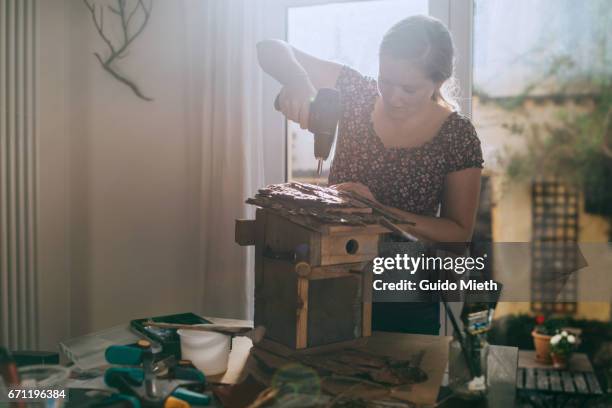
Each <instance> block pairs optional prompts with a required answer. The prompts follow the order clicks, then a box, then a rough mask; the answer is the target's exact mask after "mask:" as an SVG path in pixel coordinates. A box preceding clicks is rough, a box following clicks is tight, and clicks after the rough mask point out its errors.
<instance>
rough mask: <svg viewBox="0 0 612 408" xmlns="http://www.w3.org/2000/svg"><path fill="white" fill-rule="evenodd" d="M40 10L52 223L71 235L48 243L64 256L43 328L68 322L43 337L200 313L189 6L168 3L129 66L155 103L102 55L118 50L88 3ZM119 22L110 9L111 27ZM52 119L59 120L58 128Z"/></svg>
mask: <svg viewBox="0 0 612 408" xmlns="http://www.w3.org/2000/svg"><path fill="white" fill-rule="evenodd" d="M39 3H41V5H40V16H39V21H40V32H39V34H40V38H41V54H40V58H41V61H40V63H41V65H43V66H45V67H47V68H48V70H49V71H48V72H47V71H43V72H41V74H40V75H41V78H40V84H41V86H43V87H46V88H47V89H46V90H44V91H43V92H42V95H41V100H40V105H41V112H40V114H41V118H43V119H41V121H42V122H41V127H40V128H41V129H40V136H39V139H40V151H39V156H40V158H41V163H42V165H41V169H40V175H41V180H40V184H41V190H47V191H46V193H42V194H41V208H42V212H43V214H42V215H41V225H44V224H45V223H47V224H54V225H56V227H57V229H58V230H59V231H55V233H57V235H53V234H54V231H53V228H52V227H46V228H43V230H44V231H47V232H46V233H45V234H41V237H40V242H41V246H42V247H43V248H45V247H46V248H49V249H47V250H46V253H48V254H50V253H51V252H52V250H51V244H49V242H50V240H51V239H53V238H52V237H55V238H57V241H56V242H55V248H54V249H55V251H59V253H60V254H63V260H64V262H62V260H60V261H57V262H55V263H54V264H48V265H46V266H42V265H41V271H40V273H41V275H44V276H45V277H46V281H45V283H44V285H43V287H41V298H40V303H41V304H40V307H41V313H42V314H41V321H43V322H42V324H44V321H45V320H46V319H49V318H52V319H53V321H54V323H53V324H52V325H51V324H49V326H55V325H57V327H58V329H57V330H55V331H53V332H46V333H44V332H43V334H42V335H41V337H42V340H43V341H42V344H43V345H47V346H49V345H54V344H55V343H56V341H57V340H58V339H59V338H61V337H65V336H67V335H69V336H76V335H80V334H84V333H87V332H91V331H95V330H100V329H103V328H107V327H110V326H113V325H117V324H121V323H126V322H127V321H129V320H130V319H133V318H138V317H146V316H151V315H156V314H163V313H175V312H183V311H198V307H199V304H200V299H199V298H198V294H199V293H201V292H202V281H201V278H200V276H201V274H200V273H199V270H198V269H199V268H198V265H199V262H200V260H199V259H198V253H199V252H198V245H199V242H198V236H199V225H200V223H199V215H198V197H199V191H200V187H199V186H200V178H199V172H198V168H199V162H198V160H199V159H198V157H199V155H198V150H199V148H200V145H199V142H198V135H197V134H196V133H195V131H194V128H195V126H192V123H193V117H192V116H191V115H190V114H189V109H188V106H187V102H188V100H189V98H188V91H189V89H190V84H189V80H188V78H189V75H188V73H187V72H186V67H187V66H188V64H186V59H187V55H186V51H185V49H186V48H185V46H184V44H185V33H184V31H183V30H184V18H183V17H184V15H183V7H182V5H181V4H182V3H179V2H166V1H163V2H162V1H156V2H155V4H154V8H153V12H152V16H151V19H150V21H149V25H148V26H147V27H146V28H145V30H144V32H143V33H142V35H141V37H139V38H138V39H136V40H135V41H134V43H133V44H132V46H131V47H130V48H131V49H130V51H129V54H128V56H127V57H125V58H124V59H122V60H121V61H120V62H119V65H118V66H119V67H120V69H121V71H122V72H124V73H125V74H126V75H127V76H128V77H130V78H132V79H134V80H135V81H136V82H137V83H138V84H139V85H140V87H141V88H142V89H143V91H144V92H145V93H147V94H148V95H149V96H151V97H153V98H154V99H155V100H154V101H153V102H145V101H142V100H140V99H138V98H136V97H135V95H134V94H133V93H132V92H131V91H130V90H129V89H128V88H126V87H125V86H124V85H122V84H120V83H119V82H117V81H116V80H114V79H112V78H111V77H110V75H109V74H108V73H107V72H105V71H104V70H103V69H102V68H101V67H100V65H99V63H98V61H97V60H96V58H95V57H94V55H93V52H95V51H97V52H101V53H106V52H107V49H106V48H105V45H104V43H103V42H102V40H101V39H100V37H99V36H98V34H97V32H96V31H95V28H94V26H93V23H92V20H91V15H90V14H89V11H88V10H87V8H86V7H85V6H84V4H83V2H82V1H73V0H64V1H60V0H53V1H49V0H47V1H44V2H39ZM42 3H44V5H43V4H42ZM60 10H61V11H60ZM111 19H112V14H111V13H109V12H108V11H107V13H105V20H106V21H105V23H106V24H107V25H108V24H110V23H109V22H110V21H111ZM62 29H63V30H64V32H63V33H61V32H60V31H61V30H62ZM47 35H52V36H53V38H54V39H55V41H45V37H46V36H47ZM62 36H63V39H64V40H65V41H59V40H61V39H62ZM44 118H46V119H44ZM45 120H46V121H47V122H49V121H53V122H55V130H54V131H53V132H51V131H50V130H49V129H50V127H49V126H48V125H47V124H46V123H47V122H45ZM43 122H44V123H43ZM56 138H57V139H56ZM63 138H66V139H63ZM53 141H57V142H58V145H59V146H60V147H57V146H54V144H53ZM58 150H60V151H58ZM47 171H49V172H51V173H52V174H54V175H55V178H52V177H48V176H47V175H46V174H45V173H46V172H47ZM54 189H58V191H53V190H54ZM53 200H55V201H53ZM52 201H53V203H52V204H53V205H50V203H51V202H52ZM63 221H65V222H63ZM44 231H43V232H44ZM61 256H62V255H60V257H61ZM62 263H63V264H64V265H62ZM67 299H68V300H67ZM54 301H56V302H57V304H54ZM67 308H68V309H69V310H70V312H69V314H67V313H65V312H66V309H67ZM49 309H52V310H53V311H54V312H53V313H51V312H50V310H49ZM52 316H53V317H52Z"/></svg>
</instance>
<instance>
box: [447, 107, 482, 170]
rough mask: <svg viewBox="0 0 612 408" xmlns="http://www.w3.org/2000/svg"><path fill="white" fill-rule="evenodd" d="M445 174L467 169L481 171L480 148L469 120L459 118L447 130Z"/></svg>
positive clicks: (478, 140)
mask: <svg viewBox="0 0 612 408" xmlns="http://www.w3.org/2000/svg"><path fill="white" fill-rule="evenodd" d="M448 138H449V140H448V151H447V153H448V156H447V172H448V173H452V172H454V171H459V170H463V169H469V168H479V169H481V168H482V167H483V164H484V160H483V158H482V147H481V144H480V139H479V138H478V135H477V134H476V129H475V128H474V125H473V124H472V122H470V120H469V119H468V118H466V117H463V116H459V117H458V119H457V121H456V123H455V125H454V126H451V127H450V128H449V130H448Z"/></svg>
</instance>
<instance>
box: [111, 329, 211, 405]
mask: <svg viewBox="0 0 612 408" xmlns="http://www.w3.org/2000/svg"><path fill="white" fill-rule="evenodd" d="M105 356H106V358H107V361H108V362H109V363H112V364H129V365H132V366H140V365H141V366H142V367H110V368H108V369H107V370H106V372H105V373H104V382H105V383H106V385H107V386H109V387H111V388H116V389H117V390H118V391H119V394H114V395H112V396H111V397H109V399H107V400H105V401H104V402H105V403H108V402H109V401H115V400H117V399H118V398H119V399H121V398H123V399H125V398H128V399H130V402H132V405H133V406H134V407H136V408H139V407H140V404H144V405H143V406H145V407H155V408H158V407H159V408H161V407H163V408H189V407H190V404H194V405H208V404H210V396H209V395H206V394H202V393H199V392H195V391H192V390H188V389H187V388H184V386H181V385H185V386H186V385H188V384H191V385H198V384H199V385H200V386H203V384H205V382H206V377H205V376H204V374H202V373H201V372H200V371H198V370H197V369H196V368H195V367H193V366H192V365H190V364H183V365H181V366H180V367H178V366H179V365H180V363H181V362H177V361H176V359H175V358H174V357H173V356H170V357H168V358H166V359H164V360H161V361H158V362H155V359H154V354H153V352H152V348H151V343H150V342H149V341H148V340H140V341H139V342H138V343H137V344H136V346H110V347H109V348H108V349H107V350H106V352H105ZM185 363H188V362H185ZM162 370H165V371H167V372H168V374H169V378H168V379H167V380H161V379H158V378H157V375H156V373H157V372H159V371H162ZM185 382H187V383H188V384H187V383H185ZM170 390H172V391H171V392H170ZM122 396H123V397H122ZM134 398H136V399H137V401H138V405H135V404H134V403H133V401H132V400H133V399H134Z"/></svg>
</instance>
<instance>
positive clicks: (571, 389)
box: [561, 371, 576, 394]
mask: <svg viewBox="0 0 612 408" xmlns="http://www.w3.org/2000/svg"><path fill="white" fill-rule="evenodd" d="M561 379H562V380H563V391H564V392H567V393H570V394H573V393H575V392H576V387H575V386H574V380H573V379H572V374H571V373H570V372H569V371H562V372H561Z"/></svg>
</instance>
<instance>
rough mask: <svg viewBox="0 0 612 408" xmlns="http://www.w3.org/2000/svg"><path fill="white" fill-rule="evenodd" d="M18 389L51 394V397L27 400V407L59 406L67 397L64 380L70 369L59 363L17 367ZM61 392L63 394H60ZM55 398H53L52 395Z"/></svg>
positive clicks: (50, 407) (46, 394) (55, 407)
mask: <svg viewBox="0 0 612 408" xmlns="http://www.w3.org/2000/svg"><path fill="white" fill-rule="evenodd" d="M18 371H19V377H20V379H21V384H20V385H19V389H22V390H25V391H26V392H27V393H28V395H29V393H30V390H31V392H32V393H33V394H34V395H36V393H38V395H45V396H49V395H51V398H44V399H41V398H37V399H31V400H27V401H26V402H27V404H28V407H45V408H60V407H62V406H63V405H64V402H65V401H66V400H67V399H68V390H67V389H66V382H67V381H68V377H69V376H70V369H68V368H66V367H62V366H59V365H31V366H25V367H21V368H19V370H18ZM62 392H63V395H62V394H61V393H62ZM54 394H55V395H56V396H57V398H53V395H54Z"/></svg>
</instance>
